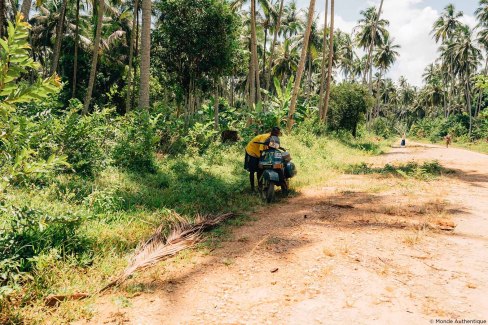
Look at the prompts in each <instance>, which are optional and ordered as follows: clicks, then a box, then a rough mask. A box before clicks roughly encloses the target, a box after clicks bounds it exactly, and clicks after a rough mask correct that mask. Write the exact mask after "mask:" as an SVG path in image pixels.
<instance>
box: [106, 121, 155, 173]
mask: <svg viewBox="0 0 488 325" xmlns="http://www.w3.org/2000/svg"><path fill="white" fill-rule="evenodd" d="M154 125H155V121H154V120H151V117H150V115H149V113H147V112H145V111H135V112H131V113H130V114H128V115H126V116H125V117H123V118H122V119H121V123H120V125H119V130H118V134H117V140H116V144H115V147H114V150H113V153H112V157H113V159H114V164H115V166H118V167H122V168H127V169H129V170H133V171H139V172H154V171H155V170H156V164H155V157H154V149H155V147H156V144H157V143H158V142H159V137H157V136H156V133H155V127H154Z"/></svg>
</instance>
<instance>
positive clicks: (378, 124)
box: [371, 117, 395, 139]
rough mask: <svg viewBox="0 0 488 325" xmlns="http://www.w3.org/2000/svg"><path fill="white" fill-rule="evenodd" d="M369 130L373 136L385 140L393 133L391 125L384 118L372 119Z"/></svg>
mask: <svg viewBox="0 0 488 325" xmlns="http://www.w3.org/2000/svg"><path fill="white" fill-rule="evenodd" d="M371 130H372V131H373V132H374V134H376V135H378V136H380V137H383V138H385V139H388V138H389V137H391V136H392V135H393V134H394V131H395V129H394V128H393V127H392V125H391V123H389V121H388V120H387V119H386V118H385V117H378V118H376V119H374V120H373V121H372V123H371Z"/></svg>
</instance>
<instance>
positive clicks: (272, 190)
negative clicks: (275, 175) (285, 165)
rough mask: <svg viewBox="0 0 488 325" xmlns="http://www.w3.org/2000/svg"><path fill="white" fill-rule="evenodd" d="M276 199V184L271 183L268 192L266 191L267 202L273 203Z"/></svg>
mask: <svg viewBox="0 0 488 325" xmlns="http://www.w3.org/2000/svg"><path fill="white" fill-rule="evenodd" d="M274 197H275V184H274V183H273V182H269V186H268V190H267V191H266V202H268V203H271V202H273V201H274Z"/></svg>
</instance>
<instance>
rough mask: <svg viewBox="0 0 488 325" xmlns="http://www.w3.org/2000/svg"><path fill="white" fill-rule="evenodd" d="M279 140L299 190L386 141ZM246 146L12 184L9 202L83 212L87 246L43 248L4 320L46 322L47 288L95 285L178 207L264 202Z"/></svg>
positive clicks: (214, 208)
mask: <svg viewBox="0 0 488 325" xmlns="http://www.w3.org/2000/svg"><path fill="white" fill-rule="evenodd" d="M281 141H282V142H281V144H282V146H284V147H286V148H287V149H289V151H290V152H291V155H292V158H293V161H294V162H295V164H296V165H297V168H298V175H297V176H296V178H294V179H292V182H291V184H292V188H294V189H295V190H296V191H299V190H300V189H301V188H303V187H306V186H313V185H318V184H323V183H324V182H326V181H327V180H329V179H331V178H333V177H335V176H337V175H338V174H340V173H342V172H343V166H344V164H355V163H359V162H361V161H364V159H365V157H367V156H370V155H374V154H378V153H380V152H381V151H382V150H384V149H385V148H386V143H384V142H383V143H376V142H374V141H370V140H368V139H360V140H354V139H346V140H344V139H340V138H332V137H316V136H313V135H311V134H307V133H301V134H296V135H292V136H284V137H282V139H281ZM244 146H245V141H243V142H241V143H237V144H233V145H226V144H220V143H214V144H212V145H210V147H209V148H208V149H207V150H206V151H205V152H204V153H203V154H201V153H199V152H198V151H196V150H192V149H191V148H190V149H189V150H188V151H187V153H185V154H181V155H178V156H160V157H158V159H157V166H156V168H155V172H153V173H144V172H141V173H138V172H128V171H124V170H121V169H117V168H114V167H110V168H108V169H106V170H104V171H103V172H102V173H101V174H100V175H99V176H98V177H96V178H85V177H77V176H73V175H63V176H59V177H58V178H57V179H56V180H55V182H53V183H52V184H50V185H49V186H45V187H42V186H31V187H29V188H23V187H17V188H12V190H11V191H9V193H8V196H7V197H5V202H4V204H5V205H13V206H26V207H29V208H36V209H38V210H39V211H41V213H47V214H50V215H52V216H61V215H67V214H70V215H71V214H73V215H76V216H80V218H81V219H82V220H83V222H82V224H80V225H79V226H78V228H77V229H76V235H77V236H80V238H83V245H85V246H86V247H84V250H83V254H84V255H83V256H77V255H76V254H75V253H70V254H71V255H70V256H63V254H64V253H63V252H65V251H64V250H63V247H62V245H61V246H59V247H51V248H46V249H44V250H42V251H40V252H38V255H37V256H36V258H35V260H33V262H32V268H31V270H30V275H29V277H27V278H26V280H25V281H23V282H21V283H20V285H21V289H20V290H18V291H17V293H14V294H10V296H9V298H8V299H0V322H5V321H6V320H14V319H20V320H23V321H26V322H42V321H44V320H45V317H47V316H45V315H46V313H45V310H44V307H43V303H42V299H43V298H44V297H45V296H46V295H48V294H51V293H59V294H66V293H73V292H87V291H88V292H95V291H96V290H97V289H99V288H100V287H101V286H102V285H103V284H104V283H106V282H107V281H108V279H109V278H110V277H111V276H113V275H114V274H116V273H118V272H120V271H121V270H122V269H123V268H124V267H125V265H126V263H127V260H126V257H127V255H128V254H130V252H131V251H132V250H133V249H134V248H135V247H136V246H137V244H138V243H139V242H140V241H142V240H144V239H145V238H147V237H148V236H150V235H151V233H152V232H153V231H154V229H156V228H157V227H158V226H159V225H160V224H163V223H169V222H170V221H171V220H173V219H174V217H175V215H176V214H179V215H182V216H185V217H189V218H192V217H194V216H195V215H196V214H216V213H219V212H224V211H225V212H227V211H231V212H236V213H238V214H246V213H249V212H250V211H252V210H253V209H255V208H257V207H259V206H261V205H263V202H262V201H261V200H260V199H259V197H258V196H257V195H256V194H253V193H251V192H250V190H249V187H250V185H249V180H248V179H249V178H248V174H247V172H246V171H245V170H244V169H243V160H244ZM240 222H241V221H239V222H238V223H240ZM41 234H42V232H39V233H38V235H41ZM12 302H14V303H12ZM87 308H88V309H89V302H88V303H85V304H79V305H77V307H76V308H74V307H73V306H72V305H70V304H63V305H62V306H61V307H60V308H59V310H58V312H57V314H58V316H59V317H60V319H62V321H63V322H65V321H70V320H73V319H76V318H77V317H80V316H81V315H85V316H86V315H87V314H86V313H88V314H89V310H88V309H87ZM2 317H3V318H2Z"/></svg>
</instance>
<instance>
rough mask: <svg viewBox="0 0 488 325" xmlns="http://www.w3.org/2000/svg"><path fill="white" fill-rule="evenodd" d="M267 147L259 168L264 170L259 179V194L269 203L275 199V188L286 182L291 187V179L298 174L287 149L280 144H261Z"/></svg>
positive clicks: (271, 142) (262, 154)
mask: <svg viewBox="0 0 488 325" xmlns="http://www.w3.org/2000/svg"><path fill="white" fill-rule="evenodd" d="M259 144H263V145H266V146H267V149H266V150H264V151H263V152H262V153H261V158H260V159H259V168H260V169H263V172H262V174H261V176H260V177H259V184H260V186H259V192H260V195H261V198H262V199H263V200H265V201H266V202H267V203H271V202H272V201H274V199H275V186H281V187H282V189H283V185H284V184H283V183H284V182H286V188H288V187H289V186H288V185H289V179H290V178H292V177H294V176H295V175H296V174H297V169H296V167H295V164H294V163H293V162H292V161H291V155H290V153H289V152H288V151H286V149H285V148H282V147H280V144H279V142H273V141H270V142H269V143H259Z"/></svg>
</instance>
